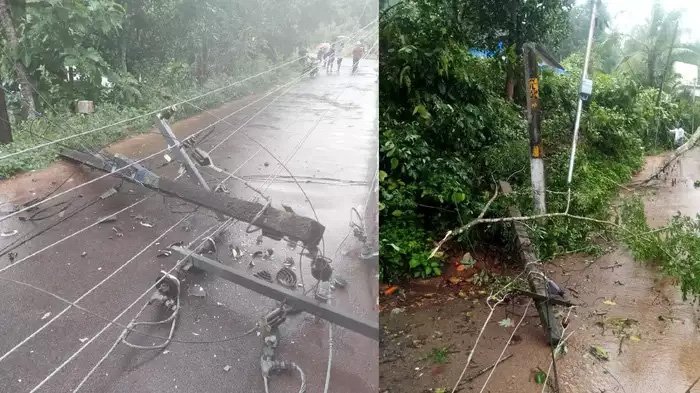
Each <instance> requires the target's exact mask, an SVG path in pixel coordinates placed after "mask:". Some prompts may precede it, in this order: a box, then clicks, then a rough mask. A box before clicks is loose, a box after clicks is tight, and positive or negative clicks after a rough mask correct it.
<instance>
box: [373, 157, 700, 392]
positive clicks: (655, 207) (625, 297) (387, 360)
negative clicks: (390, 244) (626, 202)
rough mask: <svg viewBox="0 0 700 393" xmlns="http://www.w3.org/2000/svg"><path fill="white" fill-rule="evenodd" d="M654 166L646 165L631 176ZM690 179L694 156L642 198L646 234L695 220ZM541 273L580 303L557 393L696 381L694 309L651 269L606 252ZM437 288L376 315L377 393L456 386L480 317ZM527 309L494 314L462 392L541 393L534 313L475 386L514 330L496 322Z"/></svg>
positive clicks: (545, 358) (473, 307)
mask: <svg viewBox="0 0 700 393" xmlns="http://www.w3.org/2000/svg"><path fill="white" fill-rule="evenodd" d="M660 161H661V159H660V158H659V157H652V158H650V159H649V160H648V164H647V167H646V168H645V170H644V171H643V173H642V174H640V177H643V175H644V174H645V173H648V172H650V171H651V170H653V168H654V166H655V165H658V163H659V162H660ZM674 179H675V181H674ZM695 179H700V151H698V150H697V149H695V150H693V151H691V152H689V153H688V154H687V155H686V156H685V157H683V158H682V159H681V160H680V162H679V163H678V164H676V165H675V166H674V167H673V170H672V171H671V172H670V173H669V174H668V176H667V177H665V178H664V179H662V180H663V182H662V184H661V185H660V186H659V187H658V188H655V189H650V190H649V192H648V193H647V195H646V196H645V207H646V212H647V215H648V217H649V221H650V224H651V225H653V226H659V225H663V224H664V223H665V222H666V220H667V219H668V218H669V217H670V216H671V215H673V214H675V213H676V212H677V211H680V212H682V213H683V214H689V215H695V214H696V213H698V212H700V191H698V190H696V189H695V187H694V186H693V183H694V181H695ZM674 184H675V185H674ZM546 268H547V270H548V272H549V274H550V275H551V276H552V277H553V278H554V279H555V281H557V282H559V283H561V284H562V285H563V286H564V287H565V288H566V290H567V292H568V294H569V297H570V298H571V299H572V301H574V302H575V303H577V304H579V306H578V307H577V308H576V309H575V310H574V312H573V313H572V315H571V318H570V325H569V327H568V328H567V332H573V334H572V336H571V338H570V341H569V345H568V353H567V354H566V355H564V356H563V357H561V358H560V359H559V360H557V371H558V375H559V381H560V391H561V392H563V393H601V392H626V393H661V392H663V393H666V392H669V393H671V392H679V393H682V392H685V390H686V389H687V388H688V387H689V386H690V385H691V384H692V383H693V381H694V380H695V379H696V378H698V377H700V331H699V330H698V327H697V326H698V325H697V324H698V315H700V313H699V310H697V309H696V308H695V307H694V306H693V305H692V304H691V303H690V302H684V301H683V300H682V299H681V296H680V293H679V290H678V289H677V288H676V287H675V286H673V284H672V283H671V282H670V281H669V280H667V279H664V278H663V277H662V276H661V275H660V274H659V273H658V272H657V271H656V269H655V268H653V267H649V266H645V265H641V264H640V263H638V262H635V261H634V260H633V259H632V257H631V256H630V255H629V253H628V252H626V251H625V250H624V249H610V250H608V252H607V253H606V254H605V255H603V256H601V257H599V258H595V257H590V256H585V255H570V256H567V257H564V258H559V259H556V260H554V261H552V262H551V263H550V264H548V265H547V266H546ZM439 284H440V285H442V286H443V287H441V288H437V287H435V288H433V289H432V292H435V293H439V294H440V295H437V294H431V295H430V296H429V297H426V296H425V295H424V294H421V292H425V289H424V288H423V289H422V290H415V289H413V290H411V289H409V291H408V292H409V293H410V295H409V300H407V301H405V302H402V301H398V302H397V303H396V304H392V305H391V307H390V308H388V309H385V310H384V311H383V313H382V315H381V316H380V321H381V324H382V326H383V328H384V332H385V335H384V337H383V340H382V342H381V345H382V349H381V353H382V358H381V359H380V375H381V378H382V379H381V381H380V386H381V387H382V389H383V391H385V392H430V391H432V392H439V391H440V389H441V388H442V389H447V391H448V392H449V391H451V390H452V387H453V386H454V383H455V382H456V381H457V379H458V377H459V374H460V373H461V371H462V368H463V366H464V363H465V361H466V358H467V356H468V352H469V350H470V349H471V347H472V346H473V344H474V341H475V337H476V334H477V333H478V330H479V329H480V328H481V325H482V324H483V321H484V320H485V318H486V315H487V311H488V309H487V308H486V307H485V306H484V296H483V295H481V296H480V295H479V294H478V292H474V291H473V290H472V291H471V292H470V291H469V290H468V289H466V290H465V289H464V288H456V287H452V286H449V285H448V286H444V285H445V284H444V283H439ZM460 291H461V293H460ZM465 292H466V293H465ZM460 295H462V296H464V295H466V296H464V298H462V297H461V296H460ZM474 295H476V296H474ZM526 302H527V300H526V299H516V301H515V302H514V304H510V305H508V306H503V307H500V308H499V309H497V311H496V313H495V314H494V317H493V319H492V321H491V322H490V323H489V326H488V328H487V329H486V332H485V334H484V336H483V337H482V339H481V342H480V343H479V345H478V347H477V350H476V352H475V356H474V360H473V362H472V366H470V367H469V370H467V372H466V378H465V379H467V380H468V382H466V383H464V384H463V385H462V386H460V390H461V391H465V392H472V391H473V392H491V393H500V392H519V393H539V392H542V391H543V390H542V389H543V386H542V385H538V384H537V383H536V382H535V378H534V375H535V372H536V371H537V370H538V369H541V370H544V371H547V369H548V368H549V364H550V362H551V354H550V351H549V349H548V346H547V345H546V343H545V337H544V334H543V330H542V328H541V327H540V326H539V318H538V317H537V314H536V312H535V310H534V309H533V308H530V310H529V311H528V313H527V315H526V316H525V318H524V320H523V324H522V325H521V327H520V328H519V329H518V331H517V333H516V335H515V336H514V339H513V343H511V345H510V346H509V348H507V349H506V351H505V356H508V355H512V357H509V358H508V359H507V360H505V361H504V362H503V363H502V364H500V365H499V366H498V367H497V368H496V371H495V372H494V374H493V376H492V377H491V379H490V382H489V383H488V385H486V386H485V388H483V389H482V387H484V384H485V382H486V378H487V376H488V374H489V373H488V372H486V373H484V374H482V375H480V376H477V377H475V376H476V375H478V374H479V371H481V370H482V369H484V368H487V367H489V366H490V365H492V364H493V363H494V362H495V361H496V359H497V358H498V355H499V354H500V352H501V351H502V350H503V348H504V345H505V343H506V342H507V340H508V337H509V336H510V334H511V333H512V331H513V327H503V326H500V325H499V322H500V321H502V320H504V319H506V318H510V320H511V321H512V322H514V323H517V322H518V320H519V319H520V315H522V313H523V312H524V309H525V303H526ZM392 310H393V312H392ZM591 346H597V347H600V348H603V349H604V350H605V351H607V353H608V354H609V360H608V361H602V360H599V359H597V358H595V357H594V356H592V355H591V354H590V348H591ZM445 348H447V350H444V349H445ZM440 363H443V364H440ZM471 377H475V378H473V379H471ZM695 389H696V390H698V391H700V387H696V388H695Z"/></svg>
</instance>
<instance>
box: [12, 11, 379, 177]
mask: <svg viewBox="0 0 700 393" xmlns="http://www.w3.org/2000/svg"><path fill="white" fill-rule="evenodd" d="M0 11H1V12H0V22H2V23H0V26H3V28H2V30H0V86H1V87H2V92H3V93H4V94H5V101H6V102H7V114H5V110H4V108H0V121H5V122H8V121H9V123H10V124H11V126H12V130H13V139H14V142H13V143H10V144H7V145H0V156H2V155H7V154H11V153H13V152H16V151H20V150H23V149H26V148H28V147H31V146H35V145H37V144H41V143H45V142H47V141H48V140H55V139H58V138H62V137H65V136H69V135H72V134H76V133H80V132H84V131H87V130H90V129H93V128H97V127H103V126H106V125H109V124H113V123H116V122H118V121H120V120H123V119H128V118H131V117H135V116H138V115H140V114H142V113H147V112H150V111H154V110H156V109H158V108H163V107H166V106H168V105H171V104H173V103H175V102H178V101H181V100H184V99H188V98H190V97H195V96H199V95H200V94H203V93H205V92H209V91H211V90H214V89H218V88H222V87H225V86H230V87H228V88H224V89H221V90H220V91H217V92H216V93H214V94H210V95H207V96H205V97H203V98H201V99H197V100H195V101H193V102H192V103H193V104H194V105H196V106H197V107H199V108H204V109H208V108H212V107H215V106H217V105H220V104H222V103H224V102H226V101H229V100H231V99H235V98H237V97H241V96H244V95H247V94H251V93H254V92H259V91H261V90H264V89H266V88H269V87H271V86H274V85H276V84H277V83H279V82H281V81H282V80H283V79H287V80H288V79H289V76H290V75H292V74H291V73H292V72H295V73H297V74H295V75H298V72H299V70H298V66H297V65H296V64H290V65H289V66H286V67H280V68H279V69H276V70H274V71H272V72H270V73H267V74H265V75H264V76H261V77H259V78H251V79H250V80H248V81H246V82H244V83H240V84H233V83H234V82H236V81H239V80H242V79H244V78H246V77H249V76H252V75H255V74H258V73H260V72H262V71H264V70H268V69H270V68H273V67H275V66H277V65H279V64H282V63H284V62H285V61H290V60H293V59H294V58H296V57H297V56H299V50H301V49H313V48H315V46H316V45H317V44H318V43H320V42H324V41H330V40H333V39H335V38H336V37H337V36H339V35H348V34H349V33H352V32H353V31H355V30H357V29H359V28H360V27H361V26H364V25H366V24H367V23H370V22H371V21H372V20H373V19H375V18H376V11H374V12H373V10H372V9H371V7H367V6H366V4H365V3H364V2H349V3H348V2H338V1H320V0H294V1H285V2H279V1H260V0H246V1H228V0H146V1H142V0H88V1H76V0H37V1H14V0H0ZM299 21H301V22H299ZM232 84H233V85H232ZM77 100H89V101H93V102H94V103H95V113H94V114H92V115H88V116H84V115H78V114H75V113H74V110H73V105H74V102H75V101H77ZM199 111H200V110H199V109H198V108H196V107H194V106H190V105H183V106H182V107H180V108H178V112H177V113H176V119H179V118H184V117H187V116H190V115H192V114H193V113H197V112H199ZM152 123H153V117H152V116H148V117H145V118H141V119H139V120H137V121H133V122H129V123H127V124H122V125H120V126H118V127H111V128H107V129H105V130H103V131H100V132H96V133H91V134H88V135H85V136H84V137H80V138H76V139H74V140H72V141H70V142H67V144H68V145H76V144H77V143H78V141H77V139H80V141H79V143H80V144H81V145H83V146H85V145H87V146H91V147H101V146H104V145H106V144H108V143H111V142H114V141H116V140H119V139H121V138H123V137H124V136H126V135H129V134H133V133H137V132H143V131H145V130H147V129H148V128H149V127H150V125H151V124H152ZM58 148H59V147H58V146H55V145H54V146H52V147H49V148H42V149H38V150H35V151H32V152H29V153H26V154H22V155H17V156H13V157H10V158H8V159H4V160H2V161H0V177H8V176H10V175H12V174H15V173H17V172H21V171H26V170H30V169H37V168H40V167H44V166H46V165H47V164H48V163H50V162H51V161H53V160H54V159H55V158H56V153H57V149H58Z"/></svg>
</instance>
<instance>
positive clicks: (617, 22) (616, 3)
mask: <svg viewBox="0 0 700 393" xmlns="http://www.w3.org/2000/svg"><path fill="white" fill-rule="evenodd" d="M584 1H585V0H579V3H580V2H584ZM602 1H603V3H605V5H606V6H607V8H608V11H609V12H610V16H611V18H612V21H613V22H612V23H613V26H614V27H615V28H616V29H617V30H619V31H621V32H623V33H629V32H630V31H631V30H632V28H634V26H636V25H639V24H642V23H644V22H645V21H646V20H647V19H649V15H651V9H652V5H653V4H654V0H602ZM661 4H662V6H663V7H664V9H666V10H674V9H678V10H681V11H683V18H682V19H681V26H680V29H681V34H682V35H681V41H683V42H688V41H700V1H699V0H662V1H661Z"/></svg>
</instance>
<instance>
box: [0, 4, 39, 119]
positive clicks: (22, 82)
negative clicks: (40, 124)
mask: <svg viewBox="0 0 700 393" xmlns="http://www.w3.org/2000/svg"><path fill="white" fill-rule="evenodd" d="M0 26H1V27H2V30H3V32H4V34H5V39H6V42H7V47H8V49H9V52H10V53H12V54H13V55H14V57H15V59H14V69H15V73H16V74H17V79H19V86H20V101H21V111H22V117H34V114H35V113H36V106H35V104H34V96H33V93H32V85H31V82H30V80H29V73H28V72H27V69H26V67H25V66H24V64H22V63H21V62H20V61H19V59H17V48H18V46H19V39H18V38H17V30H15V26H14V24H13V23H12V16H11V15H10V6H9V4H8V1H7V0H0Z"/></svg>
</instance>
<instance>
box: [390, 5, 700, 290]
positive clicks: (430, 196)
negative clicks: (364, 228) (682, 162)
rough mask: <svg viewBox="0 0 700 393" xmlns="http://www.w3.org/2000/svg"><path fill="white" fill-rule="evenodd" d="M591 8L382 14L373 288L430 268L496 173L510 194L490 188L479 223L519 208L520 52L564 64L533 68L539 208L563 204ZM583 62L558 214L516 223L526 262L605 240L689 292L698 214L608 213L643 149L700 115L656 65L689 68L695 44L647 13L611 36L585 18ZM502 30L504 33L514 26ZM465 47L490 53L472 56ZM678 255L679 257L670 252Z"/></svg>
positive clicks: (491, 231)
mask: <svg viewBox="0 0 700 393" xmlns="http://www.w3.org/2000/svg"><path fill="white" fill-rule="evenodd" d="M590 7H591V5H590V4H584V5H580V6H574V5H573V2H570V1H566V0H545V1H539V2H520V1H516V2H511V3H509V5H508V6H506V4H505V3H503V2H500V1H489V0H468V1H460V2H443V1H432V0H428V1H413V0H406V1H402V2H399V3H396V4H393V5H387V6H386V7H385V8H384V10H383V11H381V13H380V33H379V34H380V48H381V55H380V67H381V69H382V72H381V73H380V75H381V80H380V100H379V102H380V114H381V117H380V187H381V195H380V202H381V204H380V209H381V210H380V215H381V216H380V220H381V228H380V232H381V233H380V245H381V252H380V255H381V256H380V258H381V259H380V264H381V278H382V280H384V281H387V282H394V281H398V280H401V279H404V278H407V277H430V276H434V275H438V274H440V273H441V269H442V267H443V263H444V262H445V260H446V257H447V255H446V254H442V253H437V254H435V255H434V256H433V257H432V258H431V257H430V255H431V250H432V249H434V248H435V245H436V243H437V242H438V241H439V240H440V239H442V238H443V236H444V235H445V233H446V232H447V231H448V230H452V229H455V228H458V227H460V226H462V225H464V224H465V223H467V222H469V221H471V220H472V219H474V218H476V217H477V216H478V215H479V214H480V213H481V212H482V210H483V209H484V208H485V207H486V204H487V203H488V201H489V200H490V199H491V197H492V196H493V193H494V191H495V187H496V181H498V180H507V181H509V182H510V183H511V184H512V185H513V188H514V190H516V193H515V194H514V195H512V196H510V197H503V196H501V197H499V198H497V199H496V200H495V201H494V202H493V204H492V205H491V206H490V207H489V209H488V211H486V216H485V217H505V216H507V215H508V214H507V206H508V205H509V204H516V205H517V206H518V207H519V208H520V210H521V211H522V212H523V214H524V215H530V214H532V213H533V209H532V193H531V189H530V188H529V187H530V178H529V175H530V169H529V147H528V146H529V139H528V131H527V124H526V122H525V117H524V114H523V111H524V103H525V98H524V97H525V95H524V91H525V87H524V77H523V75H522V74H523V71H522V70H523V65H522V61H521V55H520V54H521V53H522V52H521V49H522V46H523V44H525V43H527V42H537V43H539V44H541V45H542V46H544V47H545V48H547V50H548V51H549V52H550V53H552V54H553V55H555V57H556V58H557V59H558V60H559V61H560V63H561V64H562V65H563V66H564V68H565V72H564V73H559V72H554V70H551V69H547V68H545V67H543V68H542V70H541V72H542V76H541V80H540V97H541V99H542V108H543V118H544V120H543V122H542V139H543V142H544V156H545V173H546V184H547V190H548V194H547V210H548V212H563V211H564V210H565V209H566V203H567V196H566V191H567V184H566V176H567V170H568V160H569V156H570V145H571V139H572V130H573V124H574V117H575V113H576V100H577V98H578V95H577V92H578V87H579V84H580V78H581V69H582V66H583V57H584V50H585V45H586V38H587V31H588V23H589V18H590ZM599 12H600V14H599V18H600V20H599V23H598V24H597V26H596V33H595V43H594V47H593V53H592V57H591V62H592V64H591V67H590V70H589V72H590V73H591V76H590V77H591V79H593V81H594V92H593V96H592V97H591V99H589V100H588V101H587V102H586V103H585V104H584V111H583V117H582V121H581V132H580V134H581V137H580V140H579V151H578V153H577V158H576V160H577V161H576V169H575V176H574V181H573V184H572V190H573V194H572V200H571V207H570V210H569V213H571V214H572V215H577V216H584V217H589V218H594V219H598V220H603V221H608V220H610V218H611V216H613V215H614V216H617V221H616V222H615V225H608V224H601V223H600V222H594V221H590V220H578V219H574V218H571V217H555V218H551V219H547V220H538V221H530V222H528V226H529V228H530V231H531V236H532V238H533V240H534V242H535V246H536V250H537V252H538V255H539V257H540V258H542V259H549V258H552V257H554V256H556V255H559V254H562V253H567V252H574V251H576V252H596V251H599V250H598V246H596V244H600V242H596V241H594V240H595V239H598V238H601V237H604V238H607V239H611V238H613V237H614V238H615V239H618V240H623V241H625V242H626V243H627V244H628V245H630V246H631V247H632V249H633V251H634V252H635V255H636V256H637V257H638V258H639V259H642V260H653V261H656V262H659V263H661V264H662V265H663V266H664V269H665V270H666V271H667V272H668V273H670V274H672V275H673V276H675V277H677V278H679V279H680V280H681V281H682V288H683V290H684V293H690V294H698V293H700V280H698V279H697V278H696V277H700V266H698V265H697V263H696V262H693V261H694V260H695V261H697V260H698V257H700V246H699V244H700V242H699V241H698V239H697V236H695V235H694V231H696V229H697V228H696V227H697V225H698V224H697V222H696V221H694V220H692V219H690V218H683V217H679V218H677V219H674V220H673V222H672V223H671V224H670V225H669V227H668V228H667V229H664V230H660V231H654V232H651V231H650V230H649V228H648V227H647V226H646V223H645V220H644V213H643V209H642V205H641V202H639V201H638V200H634V199H630V200H626V201H625V202H624V203H623V204H622V207H621V208H620V209H618V210H617V212H616V213H615V214H613V212H611V208H612V202H613V200H614V199H616V198H617V197H618V194H619V190H620V186H621V185H622V184H624V183H626V182H628V181H629V179H630V177H631V176H632V175H633V174H634V173H635V172H636V171H638V170H639V169H640V168H641V165H642V164H643V161H644V157H645V156H646V155H649V154H655V153H659V152H662V151H664V150H669V149H672V148H673V139H672V135H671V134H670V133H669V132H668V130H669V129H670V128H675V126H676V124H679V125H680V126H681V127H683V128H684V129H685V130H687V131H690V132H689V133H692V131H694V130H691V128H692V127H693V126H695V127H697V126H698V125H700V110H699V109H698V106H697V105H694V103H693V101H692V99H691V96H690V94H689V92H688V91H687V90H684V89H683V88H682V86H680V84H679V81H678V78H677V76H676V75H675V74H674V73H673V71H672V68H671V67H670V66H669V64H672V62H673V61H683V62H687V63H691V64H699V59H700V55H699V54H700V51H698V50H697V48H699V47H700V44H698V43H682V42H680V40H679V38H678V35H677V34H675V32H674V29H675V26H676V23H677V21H678V20H679V17H680V15H679V14H678V13H675V12H670V11H666V10H664V9H663V8H661V7H660V6H657V7H656V8H655V9H654V12H653V14H652V15H650V17H649V20H648V21H646V22H645V24H642V25H640V26H639V27H638V28H637V29H636V30H635V31H634V32H633V34H632V35H631V36H623V35H621V34H620V33H618V32H615V31H612V30H610V29H609V28H608V27H606V25H607V21H608V20H609V19H610V15H608V14H607V11H606V10H605V8H604V7H603V8H602V10H600V11H599ZM513 26H516V27H515V28H513ZM472 49H477V50H479V51H481V53H483V52H488V56H486V57H483V56H477V55H475V52H474V51H473V50H472ZM507 241H508V238H507V232H506V228H505V226H504V225H501V224H490V225H479V226H475V227H473V228H472V230H470V231H467V232H465V233H463V234H461V235H460V236H459V237H458V238H456V239H453V241H452V246H453V247H455V248H459V249H462V250H471V249H473V248H474V247H478V246H483V245H487V244H491V245H494V244H495V245H504V244H506V243H507ZM681 250H682V251H681Z"/></svg>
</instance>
